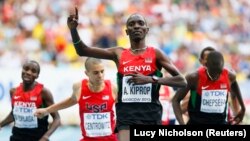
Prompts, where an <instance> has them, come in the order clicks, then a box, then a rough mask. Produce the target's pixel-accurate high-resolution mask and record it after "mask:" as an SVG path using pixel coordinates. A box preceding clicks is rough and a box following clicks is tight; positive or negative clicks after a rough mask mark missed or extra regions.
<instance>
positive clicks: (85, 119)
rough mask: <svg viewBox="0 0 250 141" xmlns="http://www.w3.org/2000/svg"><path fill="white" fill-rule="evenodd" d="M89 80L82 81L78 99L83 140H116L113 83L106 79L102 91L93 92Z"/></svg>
mask: <svg viewBox="0 0 250 141" xmlns="http://www.w3.org/2000/svg"><path fill="white" fill-rule="evenodd" d="M87 83H88V80H87V79H84V80H83V81H82V90H81V95H80V98H79V101H78V104H79V114H80V122H81V123H80V126H81V130H82V135H83V137H84V138H83V139H82V140H81V141H116V140H117V138H116V135H115V134H114V129H115V113H114V109H113V105H114V102H115V100H114V99H113V96H112V87H111V83H110V81H108V80H105V82H104V83H105V87H104V89H103V90H102V91H101V92H98V93H95V92H91V91H90V89H89V88H88V84H87Z"/></svg>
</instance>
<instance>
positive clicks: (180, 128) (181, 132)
mask: <svg viewBox="0 0 250 141" xmlns="http://www.w3.org/2000/svg"><path fill="white" fill-rule="evenodd" d="M249 132H250V126H249V125H167V126H163V125H133V126H130V139H131V141H138V140H146V141H161V140H163V139H170V138H171V139H177V138H183V139H184V138H185V139H186V138H187V137H188V138H190V139H195V140H221V139H229V138H233V139H237V140H241V141H243V140H249V137H248V136H249V135H250V133H249Z"/></svg>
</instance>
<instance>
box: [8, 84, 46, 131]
mask: <svg viewBox="0 0 250 141" xmlns="http://www.w3.org/2000/svg"><path fill="white" fill-rule="evenodd" d="M42 89H43V85H42V84H40V83H37V84H36V85H35V86H34V88H33V89H32V90H29V91H27V92H25V91H24V90H23V84H22V83H21V84H20V85H19V86H18V87H17V88H16V91H15V92H14V94H13V95H12V99H11V103H12V106H13V116H14V118H15V127H18V128H38V120H37V117H35V116H34V112H35V110H36V109H37V108H39V107H41V106H42V97H41V91H42Z"/></svg>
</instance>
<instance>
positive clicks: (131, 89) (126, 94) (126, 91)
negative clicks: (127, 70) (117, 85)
mask: <svg viewBox="0 0 250 141" xmlns="http://www.w3.org/2000/svg"><path fill="white" fill-rule="evenodd" d="M131 77H132V76H124V77H123V80H122V84H123V87H122V102H124V103H133V102H135V103H138V102H141V103H150V102H151V101H152V97H151V91H152V83H148V84H143V85H132V84H131V85H129V84H128V79H129V78H131Z"/></svg>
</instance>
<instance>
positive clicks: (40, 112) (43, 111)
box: [35, 83, 81, 118]
mask: <svg viewBox="0 0 250 141" xmlns="http://www.w3.org/2000/svg"><path fill="white" fill-rule="evenodd" d="M80 92H81V83H75V84H74V85H73V93H72V95H71V97H69V98H67V99H65V100H63V101H61V102H59V103H57V104H53V105H51V106H49V107H47V108H40V109H37V110H36V112H35V116H37V117H39V118H42V117H44V116H45V115H47V114H49V113H52V112H55V111H58V110H61V109H65V108H68V107H71V106H73V105H75V104H77V102H78V99H79V97H80Z"/></svg>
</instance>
